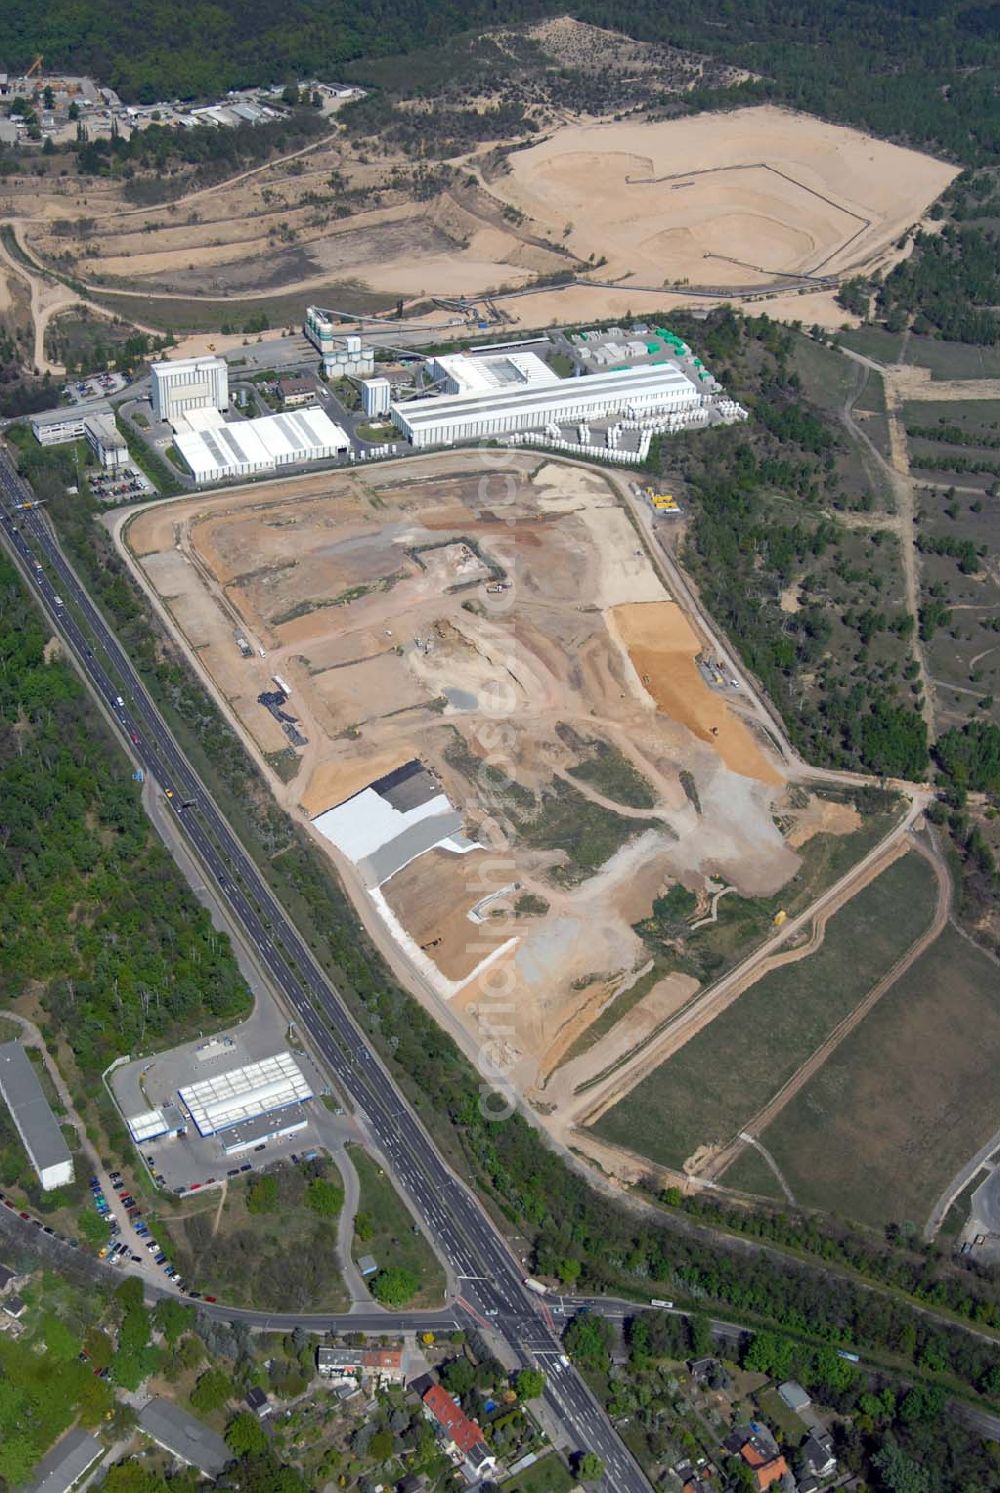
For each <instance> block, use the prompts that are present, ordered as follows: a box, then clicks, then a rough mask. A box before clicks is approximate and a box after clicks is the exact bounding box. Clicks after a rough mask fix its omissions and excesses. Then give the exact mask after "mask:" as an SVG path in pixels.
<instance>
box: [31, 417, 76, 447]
mask: <svg viewBox="0 0 1000 1493" xmlns="http://www.w3.org/2000/svg"><path fill="white" fill-rule="evenodd" d="M31 433H32V435H33V436H34V437H35V440H36V441H37V442H38V444H39V445H40V446H62V445H63V444H64V443H65V442H66V441H79V440H81V439H82V438H83V436H84V434H85V432H84V417H83V416H82V415H57V416H56V418H55V419H52V418H48V419H47V418H46V417H45V416H44V415H33V416H32V419H31Z"/></svg>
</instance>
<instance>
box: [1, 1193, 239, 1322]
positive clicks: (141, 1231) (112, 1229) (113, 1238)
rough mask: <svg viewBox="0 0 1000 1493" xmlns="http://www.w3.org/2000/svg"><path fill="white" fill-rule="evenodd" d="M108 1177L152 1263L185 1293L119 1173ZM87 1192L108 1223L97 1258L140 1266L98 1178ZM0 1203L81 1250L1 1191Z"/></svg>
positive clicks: (198, 1296)
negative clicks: (148, 1252) (151, 1258)
mask: <svg viewBox="0 0 1000 1493" xmlns="http://www.w3.org/2000/svg"><path fill="white" fill-rule="evenodd" d="M110 1176H111V1185H112V1186H113V1187H114V1189H115V1192H116V1194H117V1195H118V1197H119V1198H120V1199H121V1202H122V1204H123V1206H124V1207H125V1209H126V1211H127V1213H128V1216H129V1218H130V1219H131V1221H132V1227H133V1228H134V1229H135V1232H136V1233H137V1234H138V1236H139V1238H140V1239H141V1240H142V1242H143V1243H144V1244H145V1246H146V1248H147V1249H148V1250H149V1251H150V1253H151V1254H152V1256H153V1259H154V1261H155V1263H156V1264H157V1265H159V1266H160V1268H161V1269H162V1270H163V1273H164V1275H166V1276H168V1277H169V1278H170V1279H171V1280H172V1281H173V1283H174V1285H175V1286H176V1287H177V1288H178V1290H184V1282H183V1281H182V1280H181V1278H180V1276H179V1275H178V1273H177V1271H176V1269H175V1268H174V1266H173V1265H171V1263H170V1261H169V1260H168V1259H167V1256H166V1255H165V1254H164V1252H163V1250H162V1249H161V1248H160V1246H159V1244H158V1243H157V1242H156V1240H155V1239H154V1238H153V1236H152V1234H151V1233H150V1232H149V1225H148V1224H146V1223H145V1222H144V1221H143V1217H142V1211H141V1209H140V1208H138V1207H137V1205H136V1201H135V1199H134V1198H133V1196H132V1194H131V1193H130V1192H129V1190H128V1188H127V1187H126V1185H125V1182H124V1179H123V1178H122V1175H121V1173H120V1172H111V1173H110ZM90 1192H91V1197H92V1199H93V1203H94V1207H95V1208H96V1209H97V1211H98V1213H100V1214H101V1216H102V1217H103V1218H106V1219H107V1221H108V1234H109V1242H108V1243H107V1244H105V1245H103V1246H102V1248H101V1249H99V1250H98V1251H97V1257H98V1259H101V1260H104V1261H105V1263H106V1264H112V1263H114V1264H116V1265H121V1264H124V1262H125V1261H126V1260H131V1261H132V1262H133V1263H134V1264H136V1265H141V1264H142V1256H141V1255H137V1254H134V1253H133V1252H132V1250H131V1249H130V1247H129V1246H128V1245H127V1244H126V1243H125V1241H124V1240H123V1239H120V1238H118V1237H117V1236H118V1235H119V1234H120V1233H121V1228H120V1226H119V1224H118V1220H117V1219H116V1218H115V1217H114V1215H113V1214H112V1212H111V1209H110V1207H109V1206H108V1200H107V1198H106V1197H105V1196H104V1191H103V1189H102V1186H101V1181H100V1178H99V1177H91V1179H90ZM0 1204H2V1205H3V1207H5V1208H9V1209H10V1210H11V1212H12V1213H16V1214H17V1215H18V1217H19V1218H23V1219H24V1220H25V1222H26V1223H32V1224H34V1226H35V1228H36V1229H40V1230H41V1231H42V1233H43V1234H49V1235H50V1236H51V1237H52V1238H53V1239H57V1240H58V1241H59V1243H60V1244H68V1245H69V1247H70V1249H79V1248H80V1241H79V1239H69V1238H67V1236H66V1235H65V1234H57V1233H56V1231H55V1229H54V1228H53V1227H52V1225H51V1224H47V1223H43V1222H42V1220H41V1219H40V1218H34V1217H33V1216H32V1215H31V1214H30V1213H28V1212H26V1211H25V1209H24V1208H19V1207H18V1206H17V1203H16V1202H15V1200H14V1199H13V1198H9V1197H8V1196H7V1194H6V1193H5V1192H0ZM185 1295H187V1296H190V1297H191V1299H192V1300H193V1301H208V1302H212V1303H214V1302H215V1301H216V1297H215V1296H206V1295H205V1294H204V1293H203V1292H202V1291H186V1292H185Z"/></svg>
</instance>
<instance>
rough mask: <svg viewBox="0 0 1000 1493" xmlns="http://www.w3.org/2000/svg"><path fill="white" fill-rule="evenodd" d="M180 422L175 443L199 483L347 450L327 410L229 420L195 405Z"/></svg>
mask: <svg viewBox="0 0 1000 1493" xmlns="http://www.w3.org/2000/svg"><path fill="white" fill-rule="evenodd" d="M184 426H186V429H185V428H180V422H178V427H179V428H178V430H177V434H176V435H175V436H174V444H175V446H176V447H177V450H178V451H179V452H180V454H181V456H182V457H183V459H184V462H185V464H186V465H187V467H188V468H189V469H190V471H191V474H192V475H193V476H194V477H195V478H196V479H197V481H199V482H206V481H211V480H212V479H213V478H215V479H217V478H220V477H226V476H230V475H234V476H239V475H242V474H243V473H246V472H259V471H266V470H268V469H270V468H272V467H277V466H290V465H294V464H296V463H298V462H304V461H321V460H322V459H323V458H324V457H329V456H336V455H338V454H340V453H342V452H345V451H347V450H348V448H349V446H350V441H349V440H348V437H347V434H346V432H345V431H344V430H343V429H342V428H341V427H340V426H339V425H335V424H334V422H333V421H332V420H331V419H330V417H329V415H327V414H326V413H325V412H324V411H323V410H319V409H315V410H309V409H306V410H288V411H286V413H285V414H282V415H265V416H264V417H263V418H262V419H260V420H236V421H232V422H230V423H228V424H227V423H226V421H225V420H223V418H222V416H221V415H220V414H219V412H218V410H213V409H194V410H187V411H186V412H185V414H184Z"/></svg>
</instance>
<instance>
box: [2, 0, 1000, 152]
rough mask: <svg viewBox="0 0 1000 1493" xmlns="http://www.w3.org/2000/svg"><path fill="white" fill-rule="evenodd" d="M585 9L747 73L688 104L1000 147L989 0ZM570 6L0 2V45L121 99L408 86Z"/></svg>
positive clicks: (997, 51)
mask: <svg viewBox="0 0 1000 1493" xmlns="http://www.w3.org/2000/svg"><path fill="white" fill-rule="evenodd" d="M571 10H572V14H574V15H575V16H577V17H579V18H580V19H582V20H586V21H591V22H594V23H596V24H598V25H602V26H607V27H609V28H612V29H616V30H623V31H626V32H627V33H629V34H630V35H632V36H635V37H637V38H639V39H642V40H649V41H656V42H663V43H669V44H672V45H674V46H678V47H683V48H688V49H690V50H694V51H698V52H703V53H708V54H710V55H711V56H712V57H713V58H715V59H721V60H724V61H725V62H727V63H732V64H736V65H740V66H743V67H745V68H747V69H748V70H749V71H751V72H753V73H755V74H757V75H758V79H757V80H756V81H751V82H749V83H748V84H746V85H744V86H742V87H740V88H738V89H733V90H730V91H729V92H728V93H723V94H720V93H718V92H717V91H715V90H712V91H710V92H706V93H703V94H696V95H693V96H692V97H691V98H690V100H689V103H690V106H691V107H695V108H700V107H715V106H717V105H718V104H720V103H727V102H741V101H743V102H749V101H753V100H754V99H775V100H778V101H780V102H783V103H788V104H791V105H793V106H795V107H797V108H801V109H806V110H809V111H811V112H814V113H817V114H821V115H824V116H825V117H827V118H831V119H835V120H839V121H843V122H845V123H850V124H859V125H862V126H864V127H865V128H867V129H870V130H872V131H873V132H874V133H876V134H879V135H884V136H887V137H892V138H896V139H905V140H909V141H912V142H913V143H915V144H920V145H922V146H925V147H927V148H929V149H932V150H937V151H939V152H941V153H943V154H946V155H948V156H950V157H953V158H954V159H956V160H959V161H962V162H964V163H967V164H969V165H976V164H981V163H984V162H989V161H993V160H995V159H997V158H998V157H1000V92H998V88H997V84H998V81H1000V42H998V27H997V19H996V8H995V6H992V7H991V6H989V5H977V4H976V3H974V0H883V3H880V0H826V3H824V4H822V5H820V4H816V3H815V0H814V3H813V4H811V5H806V6H803V5H799V4H794V3H792V0H744V3H741V4H740V5H739V6H736V5H729V6H726V7H722V8H719V7H715V8H711V7H705V6H704V5H703V4H702V3H700V0H668V3H666V4H663V3H661V0H616V3H615V4H609V3H608V0H580V3H578V4H577V5H576V6H574V7H572V8H571ZM565 12H566V6H565V4H564V3H561V0H507V3H504V4H502V5H501V4H499V3H498V0H467V3H465V4H463V5H458V4H456V3H454V0H408V3H406V4H403V3H401V0H374V3H373V4H372V5H369V6H365V7H357V6H348V5H346V4H345V3H343V0H289V3H288V4H287V5H286V6H284V7H283V8H282V9H281V11H280V12H275V10H274V7H273V6H271V5H268V4H267V3H266V0H213V3H209V0H186V3H184V4H181V3H180V0H38V3H36V4H34V5H31V6H24V7H15V6H13V5H10V4H8V5H5V6H3V7H2V9H0V55H2V56H3V58H4V61H5V65H6V66H7V67H8V69H9V70H10V71H11V72H13V71H16V70H17V69H18V68H20V67H24V66H26V65H27V64H28V63H29V62H30V61H31V59H32V58H33V57H34V56H35V54H36V53H37V52H42V53H44V55H45V59H46V62H47V63H48V65H49V66H50V67H72V68H77V69H80V70H86V71H91V72H94V73H95V74H96V75H97V76H98V77H99V78H100V79H101V81H102V82H106V83H110V84H111V85H112V86H114V87H115V88H117V89H118V90H119V92H120V93H121V94H122V96H123V97H124V98H126V99H138V100H140V101H146V102H153V101H155V100H156V99H161V98H165V97H166V98H170V97H174V96H180V97H184V98H191V97H195V96H205V95H209V94H218V93H219V92H220V91H223V90H225V89H227V88H232V87H236V86H239V85H245V84H253V83H271V82H276V81H280V80H283V79H284V80H287V79H291V78H305V77H312V76H316V75H318V76H320V77H325V78H327V79H332V78H334V77H335V76H336V75H337V73H338V72H343V70H344V68H345V66H346V65H347V64H349V63H359V64H360V65H359V66H358V67H357V68H356V69H355V73H356V75H357V76H359V77H361V78H362V79H363V78H364V76H365V65H366V64H367V63H370V62H372V61H373V60H375V59H379V58H387V57H392V56H394V55H400V54H402V55H407V56H409V57H410V58H411V59H412V61H411V62H410V63H408V64H407V65H405V66H404V67H401V68H400V69H398V72H399V74H400V75H401V77H403V78H405V84H404V86H405V87H406V88H408V89H412V88H419V86H420V80H421V76H422V74H423V73H425V72H427V71H430V73H431V75H433V73H434V58H435V54H436V52H437V51H438V50H439V48H440V45H441V43H442V42H444V41H445V40H446V39H448V38H450V37H453V36H455V35H456V34H458V33H460V32H463V31H470V30H471V31H481V30H482V29H484V28H489V27H491V26H504V27H507V26H511V25H516V24H517V23H518V22H521V21H531V20H534V19H537V18H539V17H542V16H545V15H558V14H564V13H565Z"/></svg>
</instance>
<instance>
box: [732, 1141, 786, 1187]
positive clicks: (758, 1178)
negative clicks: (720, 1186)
mask: <svg viewBox="0 0 1000 1493" xmlns="http://www.w3.org/2000/svg"><path fill="white" fill-rule="evenodd" d="M725 1186H726V1187H731V1188H732V1189H733V1190H734V1191H735V1192H752V1193H753V1194H754V1195H755V1196H756V1197H762V1198H776V1199H781V1198H783V1197H784V1193H783V1192H782V1190H781V1187H780V1186H779V1184H778V1179H777V1177H776V1176H775V1175H774V1172H773V1171H772V1170H771V1168H770V1167H769V1166H768V1164H767V1162H766V1161H765V1160H764V1158H763V1156H762V1155H761V1154H760V1152H759V1151H758V1150H757V1148H756V1146H746V1147H745V1148H744V1150H743V1151H742V1152H741V1154H740V1155H739V1156H737V1158H736V1160H735V1161H734V1162H733V1164H732V1166H731V1167H730V1168H729V1170H728V1171H727V1172H726V1180H725Z"/></svg>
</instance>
